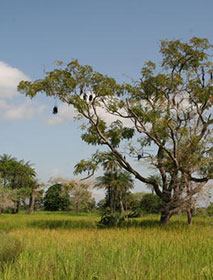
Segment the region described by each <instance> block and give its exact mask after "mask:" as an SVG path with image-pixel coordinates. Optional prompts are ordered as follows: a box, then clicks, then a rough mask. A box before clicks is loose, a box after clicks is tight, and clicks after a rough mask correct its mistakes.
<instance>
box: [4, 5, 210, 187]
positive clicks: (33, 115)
mask: <svg viewBox="0 0 213 280" xmlns="http://www.w3.org/2000/svg"><path fill="white" fill-rule="evenodd" d="M212 11H213V2H212V0H204V1H198V0H193V1H192V0H187V1H186V0H179V1H174V0H160V1H154V0H153V1H144V0H132V1H130V0H107V1H104V0H90V1H88V0H78V1H74V0H61V1H56V0H37V1H32V0H19V1H15V0H2V1H1V3H0V127H1V133H0V154H3V153H6V154H10V155H12V156H15V157H17V158H18V159H24V160H26V161H28V160H30V161H31V162H32V163H34V164H35V168H36V170H37V173H38V177H39V178H40V179H41V180H43V181H47V180H48V178H50V177H51V176H64V177H73V174H72V172H73V167H74V165H75V164H76V163H77V162H78V161H79V160H80V159H81V158H88V157H89V155H90V154H91V153H92V152H93V151H95V150H96V148H92V147H88V146H87V145H86V144H85V143H83V142H82V141H81V138H80V135H81V133H80V129H79V124H78V123H76V122H74V121H73V112H72V110H71V109H70V108H69V107H67V106H65V105H63V104H58V105H59V114H58V115H57V116H53V115H52V114H51V112H52V107H53V106H54V100H52V99H48V98H46V97H43V96H38V97H36V98H35V99H33V100H30V99H28V98H26V97H24V96H22V95H21V94H20V93H18V92H17V91H16V87H17V85H18V83H19V81H21V80H35V79H38V78H41V77H43V75H44V72H45V71H48V70H51V69H53V68H54V67H56V61H57V60H62V61H64V62H69V61H71V60H72V59H79V61H80V63H82V64H90V65H92V66H93V67H94V68H95V70H97V71H99V72H102V73H104V74H108V75H110V76H113V77H115V78H116V79H117V81H119V82H122V81H125V80H128V79H129V78H133V79H136V78H137V77H138V75H139V72H140V69H141V67H142V65H143V63H144V62H145V61H147V60H154V61H156V62H158V61H159V59H160V57H159V41H160V40H161V39H168V40H173V39H182V40H188V39H189V38H191V37H193V36H198V37H205V38H208V39H209V40H210V42H211V43H213V40H212V39H213V38H212V35H213V24H212V23H213V20H212ZM135 164H138V163H135ZM139 168H141V170H142V171H144V172H145V173H147V172H148V171H147V170H146V168H145V167H143V166H140V167H139ZM136 185H137V187H136V190H137V191H141V190H144V187H143V186H141V184H136Z"/></svg>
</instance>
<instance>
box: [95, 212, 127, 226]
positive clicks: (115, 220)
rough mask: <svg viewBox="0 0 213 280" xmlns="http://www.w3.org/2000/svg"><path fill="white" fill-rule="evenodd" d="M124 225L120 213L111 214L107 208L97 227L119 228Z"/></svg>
mask: <svg viewBox="0 0 213 280" xmlns="http://www.w3.org/2000/svg"><path fill="white" fill-rule="evenodd" d="M123 223H124V216H123V215H122V214H121V213H120V212H112V211H111V209H110V208H109V207H108V208H106V211H105V212H104V213H103V215H102V216H101V220H100V222H98V224H97V226H98V227H116V226H121V225H122V224H123Z"/></svg>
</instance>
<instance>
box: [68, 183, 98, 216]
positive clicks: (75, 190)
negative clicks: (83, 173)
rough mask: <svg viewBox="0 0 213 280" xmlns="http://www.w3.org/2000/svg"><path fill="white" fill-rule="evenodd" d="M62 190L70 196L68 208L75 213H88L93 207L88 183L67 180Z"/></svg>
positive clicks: (93, 202) (93, 203) (93, 201)
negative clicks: (81, 211) (82, 211)
mask: <svg viewBox="0 0 213 280" xmlns="http://www.w3.org/2000/svg"><path fill="white" fill-rule="evenodd" d="M64 188H65V189H66V192H67V193H68V194H69V196H70V206H71V208H72V209H73V210H75V211H76V212H78V211H80V210H84V211H85V210H86V211H89V210H92V209H93V208H94V207H95V200H94V198H93V197H92V192H91V184H90V183H83V182H82V181H80V180H70V181H69V180H68V181H67V182H66V183H65V184H64Z"/></svg>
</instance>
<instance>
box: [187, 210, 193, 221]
mask: <svg viewBox="0 0 213 280" xmlns="http://www.w3.org/2000/svg"><path fill="white" fill-rule="evenodd" d="M186 212H187V221H188V224H189V225H191V224H192V209H189V210H187V211H186Z"/></svg>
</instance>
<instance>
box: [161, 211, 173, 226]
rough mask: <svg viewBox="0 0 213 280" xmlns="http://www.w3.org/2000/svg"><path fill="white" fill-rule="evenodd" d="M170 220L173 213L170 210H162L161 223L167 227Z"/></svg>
mask: <svg viewBox="0 0 213 280" xmlns="http://www.w3.org/2000/svg"><path fill="white" fill-rule="evenodd" d="M170 218H171V213H170V212H169V211H168V210H162V212H161V217H160V223H161V224H163V225H167V224H168V223H169V220H170Z"/></svg>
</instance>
